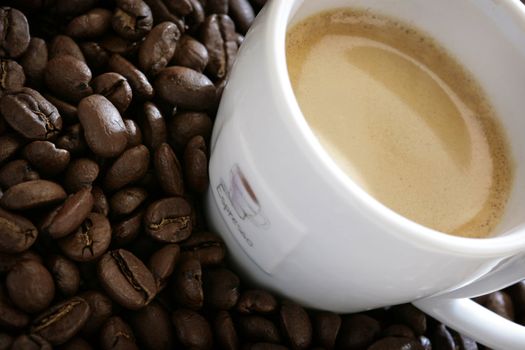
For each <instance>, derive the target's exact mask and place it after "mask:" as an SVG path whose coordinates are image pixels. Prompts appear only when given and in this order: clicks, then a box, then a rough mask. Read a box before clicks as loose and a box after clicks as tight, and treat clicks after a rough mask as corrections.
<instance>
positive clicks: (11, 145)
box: [0, 134, 23, 164]
mask: <svg viewBox="0 0 525 350" xmlns="http://www.w3.org/2000/svg"><path fill="white" fill-rule="evenodd" d="M22 145H23V142H22V139H21V138H20V137H18V136H16V135H12V134H6V135H2V136H0V164H2V163H3V162H5V161H6V160H8V159H10V158H11V157H12V156H13V155H14V154H15V153H16V151H18V149H19V148H20V147H21V146H22Z"/></svg>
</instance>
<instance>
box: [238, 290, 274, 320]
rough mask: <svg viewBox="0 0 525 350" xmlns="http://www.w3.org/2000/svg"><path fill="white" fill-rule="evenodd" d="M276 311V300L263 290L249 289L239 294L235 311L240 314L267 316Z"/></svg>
mask: <svg viewBox="0 0 525 350" xmlns="http://www.w3.org/2000/svg"><path fill="white" fill-rule="evenodd" d="M276 309H277V300H276V299H275V297H274V296H273V295H272V294H270V293H269V292H267V291H265V290H259V289H251V290H250V289H249V290H246V291H244V292H242V293H241V295H240V297H239V301H238V303H237V311H238V312H239V313H242V314H252V313H258V314H267V313H272V312H274V311H275V310H276Z"/></svg>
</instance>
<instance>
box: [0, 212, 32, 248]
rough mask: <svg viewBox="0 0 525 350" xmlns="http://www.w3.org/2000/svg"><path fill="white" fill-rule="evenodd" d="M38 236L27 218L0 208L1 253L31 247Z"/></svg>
mask: <svg viewBox="0 0 525 350" xmlns="http://www.w3.org/2000/svg"><path fill="white" fill-rule="evenodd" d="M37 236H38V231H37V229H36V227H35V226H34V225H33V224H32V223H31V221H29V220H27V219H26V218H24V217H22V216H20V215H17V214H14V213H10V212H8V211H6V210H3V209H2V208H0V253H8V254H13V253H20V252H23V251H24V250H27V249H29V247H31V246H32V245H33V243H34V242H35V240H36V238H37Z"/></svg>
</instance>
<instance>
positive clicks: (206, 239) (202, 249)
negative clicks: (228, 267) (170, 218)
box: [181, 231, 277, 312]
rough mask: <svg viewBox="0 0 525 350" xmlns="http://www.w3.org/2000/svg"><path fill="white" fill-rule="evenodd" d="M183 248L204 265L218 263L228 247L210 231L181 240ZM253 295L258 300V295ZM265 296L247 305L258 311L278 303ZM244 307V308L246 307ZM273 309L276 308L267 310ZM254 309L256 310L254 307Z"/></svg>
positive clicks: (197, 233) (185, 253) (188, 254)
mask: <svg viewBox="0 0 525 350" xmlns="http://www.w3.org/2000/svg"><path fill="white" fill-rule="evenodd" d="M181 249H182V252H183V255H184V256H190V257H193V258H196V259H197V260H199V261H200V263H201V265H202V266H209V265H218V264H220V263H221V262H222V260H223V259H224V256H225V255H226V247H225V246H224V242H223V241H222V239H221V238H220V237H219V236H217V235H216V234H214V233H211V232H208V231H202V232H195V233H192V235H191V236H190V237H189V238H188V239H186V240H185V241H183V242H181ZM253 297H254V298H255V299H256V300H258V297H255V296H253ZM250 298H252V296H250ZM265 298H266V296H261V303H260V302H259V301H256V300H254V301H253V302H252V301H251V300H252V299H249V300H246V303H247V304H246V307H247V308H256V309H258V310H260V311H257V312H266V311H262V310H263V309H264V310H267V308H272V307H275V306H276V305H277V304H276V301H275V299H274V300H273V302H275V304H273V302H272V301H270V299H271V298H268V299H265ZM252 303H253V304H252ZM242 309H243V310H244V307H243V308H242ZM239 310H241V309H239ZM273 310H274V308H273V309H272V310H269V311H267V312H271V311H273ZM254 311H256V310H255V309H254Z"/></svg>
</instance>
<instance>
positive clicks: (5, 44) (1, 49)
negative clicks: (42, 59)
mask: <svg viewBox="0 0 525 350" xmlns="http://www.w3.org/2000/svg"><path fill="white" fill-rule="evenodd" d="M0 22H1V23H2V27H1V28H0V38H1V39H0V57H12V58H15V57H18V56H20V55H22V54H23V53H24V52H25V51H26V49H27V47H28V46H29V40H30V34H29V24H28V23H27V18H26V16H24V14H23V13H22V12H20V11H18V10H17V9H14V8H11V7H0Z"/></svg>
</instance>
